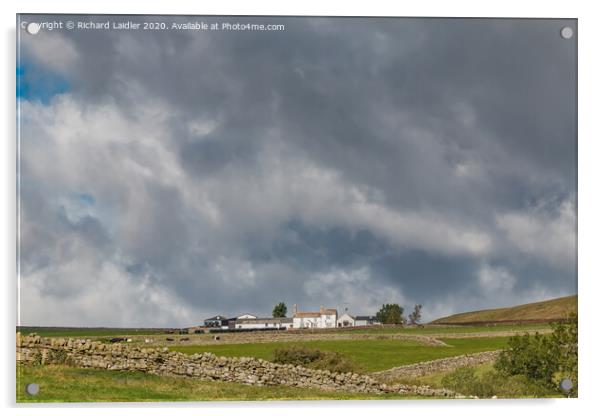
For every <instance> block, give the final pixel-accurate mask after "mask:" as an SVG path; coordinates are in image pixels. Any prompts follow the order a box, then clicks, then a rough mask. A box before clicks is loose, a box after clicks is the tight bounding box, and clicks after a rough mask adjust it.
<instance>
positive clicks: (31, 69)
mask: <svg viewBox="0 0 602 416" xmlns="http://www.w3.org/2000/svg"><path fill="white" fill-rule="evenodd" d="M69 87H70V85H69V81H67V79H66V78H65V77H64V76H62V75H60V74H57V73H56V72H52V71H49V70H47V69H44V68H42V67H41V66H39V65H36V64H35V63H33V62H31V61H29V60H24V59H22V60H21V62H20V65H17V98H22V99H25V100H29V101H40V102H42V104H48V103H49V102H50V100H51V99H52V97H54V96H55V95H57V94H63V93H65V92H67V91H68V90H69Z"/></svg>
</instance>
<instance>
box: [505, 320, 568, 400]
mask: <svg viewBox="0 0 602 416" xmlns="http://www.w3.org/2000/svg"><path fill="white" fill-rule="evenodd" d="M551 326H552V330H553V332H552V333H551V334H550V335H541V334H539V333H535V335H529V334H527V335H522V336H518V335H517V336H513V337H510V339H509V341H508V347H507V348H506V349H505V350H504V351H502V352H501V354H500V356H499V357H498V359H497V361H496V363H495V364H494V367H495V369H496V370H498V371H500V372H501V373H504V374H506V375H523V376H526V377H527V378H528V379H531V380H533V381H536V382H539V383H541V384H543V385H545V386H548V387H552V388H558V384H559V382H560V381H561V380H562V379H565V378H567V379H569V380H571V381H572V383H573V388H572V390H571V392H569V393H570V394H571V395H574V394H576V393H577V369H578V363H577V346H578V339H577V315H575V314H572V315H571V316H569V318H568V319H566V320H565V321H564V322H559V323H555V324H552V325H551Z"/></svg>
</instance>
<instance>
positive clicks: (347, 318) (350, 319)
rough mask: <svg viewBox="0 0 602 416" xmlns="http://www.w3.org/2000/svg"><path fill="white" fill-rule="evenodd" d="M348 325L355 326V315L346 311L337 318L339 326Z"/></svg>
mask: <svg viewBox="0 0 602 416" xmlns="http://www.w3.org/2000/svg"><path fill="white" fill-rule="evenodd" d="M347 326H355V316H352V315H349V314H348V313H344V314H343V315H341V316H340V317H339V319H337V327H339V328H343V327H347Z"/></svg>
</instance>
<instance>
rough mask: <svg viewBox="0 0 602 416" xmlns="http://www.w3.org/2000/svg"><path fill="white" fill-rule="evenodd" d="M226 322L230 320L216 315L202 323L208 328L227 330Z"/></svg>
mask: <svg viewBox="0 0 602 416" xmlns="http://www.w3.org/2000/svg"><path fill="white" fill-rule="evenodd" d="M228 321H230V319H228V318H226V317H225V316H223V315H216V316H212V317H211V318H207V319H205V320H204V321H203V322H204V324H205V326H206V327H208V328H228Z"/></svg>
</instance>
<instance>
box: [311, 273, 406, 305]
mask: <svg viewBox="0 0 602 416" xmlns="http://www.w3.org/2000/svg"><path fill="white" fill-rule="evenodd" d="M371 273H372V272H371V270H370V269H369V268H368V267H361V268H356V269H350V270H342V269H333V270H331V271H329V272H326V273H316V274H313V275H312V276H311V277H310V279H309V280H307V281H306V282H305V284H304V290H305V292H306V294H307V295H308V296H310V297H311V298H312V299H316V301H318V300H319V301H320V302H321V303H323V304H324V305H325V306H327V307H335V306H336V307H337V308H338V310H339V313H340V314H341V313H343V312H344V310H345V307H349V313H354V314H370V315H374V314H375V313H376V312H377V311H378V310H379V309H380V307H381V305H382V304H383V303H397V304H399V305H401V306H404V305H405V304H406V302H405V298H404V296H403V294H402V293H401V291H400V289H399V288H398V287H393V286H389V285H385V284H382V283H377V282H378V280H377V279H374V278H373V277H372V276H371Z"/></svg>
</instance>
